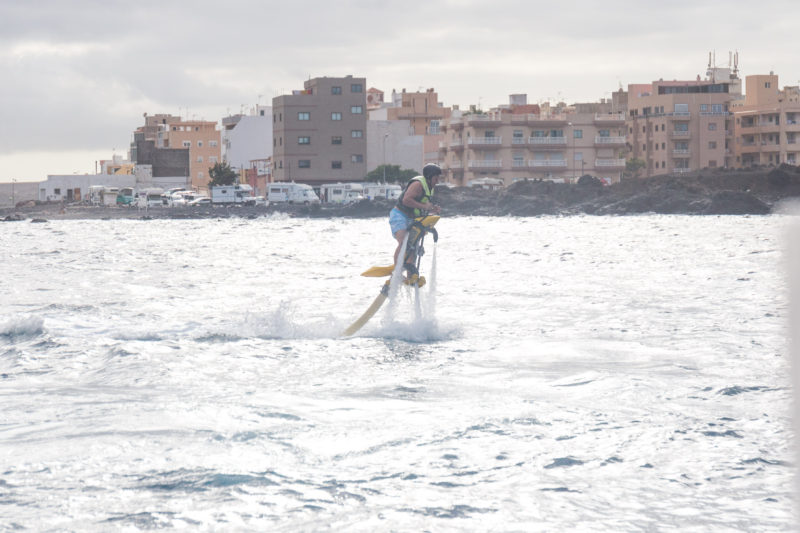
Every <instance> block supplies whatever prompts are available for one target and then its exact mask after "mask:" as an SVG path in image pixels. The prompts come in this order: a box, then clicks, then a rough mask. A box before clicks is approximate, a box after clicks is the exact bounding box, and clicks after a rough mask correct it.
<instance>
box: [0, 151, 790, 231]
mask: <svg viewBox="0 0 800 533" xmlns="http://www.w3.org/2000/svg"><path fill="white" fill-rule="evenodd" d="M792 200H795V201H797V202H800V167H796V166H792V165H781V166H780V167H777V168H771V169H754V170H725V169H706V170H703V171H698V172H692V173H687V174H683V175H680V176H673V175H664V176H655V177H652V178H648V179H635V178H631V179H627V180H624V181H622V182H621V183H617V184H614V185H610V186H605V185H603V184H602V183H601V182H600V180H598V179H597V178H593V177H591V176H588V175H587V176H583V177H581V178H580V179H579V180H578V183H577V184H574V185H567V184H562V183H553V182H550V181H521V182H517V183H514V184H513V185H511V186H510V187H508V188H506V189H503V190H501V191H496V192H495V191H487V190H482V189H470V188H466V187H457V188H452V189H450V188H446V187H439V188H437V190H436V203H438V204H439V205H441V206H442V214H443V215H445V216H542V215H560V216H569V215H635V214H644V213H659V214H683V215H765V214H770V213H775V212H781V211H782V209H783V207H782V206H784V205H785V204H786V202H787V201H792ZM392 205H393V203H392V202H390V201H386V200H372V201H368V200H365V201H362V202H359V203H356V204H351V205H347V206H301V205H297V206H294V205H270V206H268V207H264V206H204V207H181V208H168V207H164V208H151V209H148V210H143V209H137V208H129V207H90V206H84V205H66V206H62V205H60V204H52V203H50V204H48V203H38V202H28V203H27V204H25V205H18V206H17V208H16V209H13V208H7V209H3V210H0V221H22V220H29V221H31V222H44V221H47V220H69V219H73V220H85V219H140V220H142V219H143V220H151V219H202V218H229V217H239V218H257V217H261V216H265V215H270V214H273V213H286V214H288V215H289V216H293V217H306V218H332V217H350V218H373V217H385V216H387V214H388V212H389V210H390V209H391V207H392Z"/></svg>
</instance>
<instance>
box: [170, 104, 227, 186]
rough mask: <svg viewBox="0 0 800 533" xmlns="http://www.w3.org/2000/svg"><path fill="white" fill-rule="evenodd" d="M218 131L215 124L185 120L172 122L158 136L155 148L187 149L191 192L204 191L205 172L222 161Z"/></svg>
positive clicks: (206, 173)
mask: <svg viewBox="0 0 800 533" xmlns="http://www.w3.org/2000/svg"><path fill="white" fill-rule="evenodd" d="M220 140H221V138H220V130H219V128H217V123H216V122H210V121H205V120H189V121H183V120H181V121H180V122H173V123H171V124H169V126H168V127H167V128H163V129H161V130H160V131H159V132H158V139H157V140H156V146H157V147H158V148H188V149H189V176H190V177H191V186H192V189H194V190H198V191H204V190H208V182H209V180H210V179H211V178H210V176H209V173H208V171H209V169H210V168H211V167H213V166H214V165H215V164H217V163H219V162H220V161H221V159H222V148H221V146H220V144H221V143H220Z"/></svg>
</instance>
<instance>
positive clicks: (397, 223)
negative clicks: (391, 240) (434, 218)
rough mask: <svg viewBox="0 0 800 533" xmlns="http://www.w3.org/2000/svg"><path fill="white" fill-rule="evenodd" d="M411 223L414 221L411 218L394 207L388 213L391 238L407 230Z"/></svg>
mask: <svg viewBox="0 0 800 533" xmlns="http://www.w3.org/2000/svg"><path fill="white" fill-rule="evenodd" d="M413 222H414V220H413V219H412V218H411V217H409V216H408V215H406V214H405V213H403V212H402V211H400V210H399V209H397V208H396V207H395V208H394V209H392V210H391V211H389V226H391V228H392V237H394V236H395V234H396V233H397V232H398V231H400V230H401V229H402V230H408V228H410V227H411V224H412V223H413Z"/></svg>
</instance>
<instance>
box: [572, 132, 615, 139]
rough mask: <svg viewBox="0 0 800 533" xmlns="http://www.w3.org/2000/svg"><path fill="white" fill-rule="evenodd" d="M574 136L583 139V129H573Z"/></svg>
mask: <svg viewBox="0 0 800 533" xmlns="http://www.w3.org/2000/svg"><path fill="white" fill-rule="evenodd" d="M606 131H607V130H606ZM572 136H573V137H574V138H576V139H583V130H573V131H572Z"/></svg>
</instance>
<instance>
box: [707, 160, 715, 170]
mask: <svg viewBox="0 0 800 533" xmlns="http://www.w3.org/2000/svg"><path fill="white" fill-rule="evenodd" d="M716 166H717V162H716V161H715V160H713V159H712V160H711V161H709V162H708V168H714V167H716Z"/></svg>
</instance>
